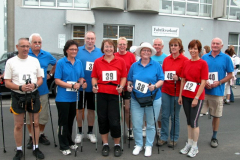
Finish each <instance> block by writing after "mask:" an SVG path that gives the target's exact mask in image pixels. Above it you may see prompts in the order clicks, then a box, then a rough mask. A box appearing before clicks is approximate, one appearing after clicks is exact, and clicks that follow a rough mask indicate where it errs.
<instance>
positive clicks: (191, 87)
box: [183, 81, 197, 92]
mask: <svg viewBox="0 0 240 160" xmlns="http://www.w3.org/2000/svg"><path fill="white" fill-rule="evenodd" d="M196 87H197V83H196V82H191V81H187V82H186V83H185V85H184V88H183V90H188V91H191V92H195V90H196Z"/></svg>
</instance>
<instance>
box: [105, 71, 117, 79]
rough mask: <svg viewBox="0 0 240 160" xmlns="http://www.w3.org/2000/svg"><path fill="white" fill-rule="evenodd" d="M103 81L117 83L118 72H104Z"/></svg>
mask: <svg viewBox="0 0 240 160" xmlns="http://www.w3.org/2000/svg"><path fill="white" fill-rule="evenodd" d="M102 80H103V81H116V80H117V71H102Z"/></svg>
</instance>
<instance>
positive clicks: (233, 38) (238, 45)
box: [228, 33, 240, 56]
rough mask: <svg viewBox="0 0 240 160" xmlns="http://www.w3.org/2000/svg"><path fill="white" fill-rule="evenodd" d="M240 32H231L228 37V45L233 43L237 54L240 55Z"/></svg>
mask: <svg viewBox="0 0 240 160" xmlns="http://www.w3.org/2000/svg"><path fill="white" fill-rule="evenodd" d="M239 41H240V34H237V33H229V37H228V46H231V45H233V46H234V51H235V52H236V54H237V56H239V52H240V42H239Z"/></svg>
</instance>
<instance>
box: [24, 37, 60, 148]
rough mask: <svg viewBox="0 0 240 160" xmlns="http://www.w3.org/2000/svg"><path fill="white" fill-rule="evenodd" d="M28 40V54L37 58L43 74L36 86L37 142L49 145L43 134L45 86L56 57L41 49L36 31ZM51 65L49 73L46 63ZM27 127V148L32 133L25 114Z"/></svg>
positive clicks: (46, 99) (29, 146)
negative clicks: (39, 84)
mask: <svg viewBox="0 0 240 160" xmlns="http://www.w3.org/2000/svg"><path fill="white" fill-rule="evenodd" d="M29 42H30V49H29V53H28V55H29V56H32V57H35V58H37V59H38V61H39V63H40V66H41V71H42V74H43V84H42V85H41V86H40V87H39V88H38V91H39V94H40V102H41V106H42V108H41V112H40V114H39V128H40V136H39V143H41V144H43V145H50V141H49V140H48V139H47V138H46V136H45V135H44V129H45V125H46V124H47V122H48V119H49V109H48V106H49V104H48V103H49V101H48V93H49V90H48V86H47V80H48V79H50V78H52V76H53V74H54V72H55V68H56V58H54V57H53V56H52V55H51V54H50V53H49V52H47V51H44V50H42V49H41V48H42V37H41V36H40V34H38V33H33V34H32V35H31V36H30V37H29ZM50 64H51V65H52V66H53V67H52V69H51V71H50V72H49V73H47V68H48V65H50ZM26 120H27V128H28V132H29V136H30V137H29V140H28V144H27V148H28V149H31V148H32V144H33V141H32V135H31V134H30V133H31V127H30V126H31V125H30V123H29V117H28V116H27V119H26Z"/></svg>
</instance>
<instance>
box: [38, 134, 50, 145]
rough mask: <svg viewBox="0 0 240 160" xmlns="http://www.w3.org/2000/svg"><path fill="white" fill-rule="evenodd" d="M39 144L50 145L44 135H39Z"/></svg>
mask: <svg viewBox="0 0 240 160" xmlns="http://www.w3.org/2000/svg"><path fill="white" fill-rule="evenodd" d="M39 143H41V144H43V145H50V141H49V140H48V139H47V137H46V136H45V135H44V134H41V136H40V137H39Z"/></svg>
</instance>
